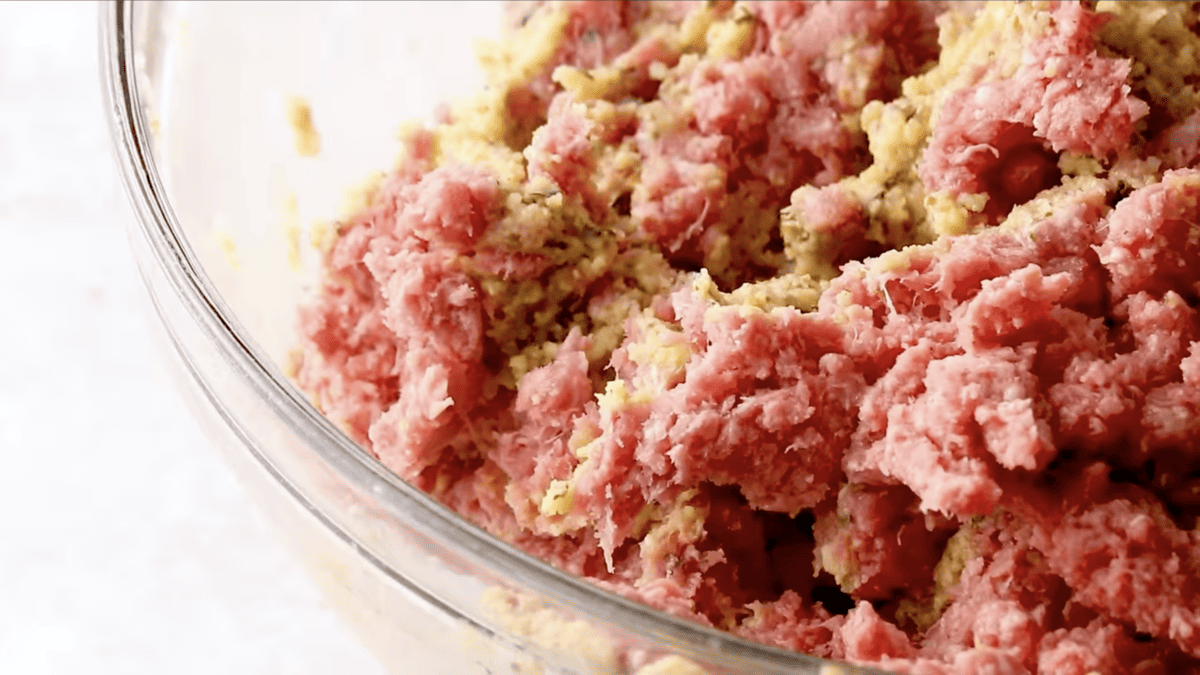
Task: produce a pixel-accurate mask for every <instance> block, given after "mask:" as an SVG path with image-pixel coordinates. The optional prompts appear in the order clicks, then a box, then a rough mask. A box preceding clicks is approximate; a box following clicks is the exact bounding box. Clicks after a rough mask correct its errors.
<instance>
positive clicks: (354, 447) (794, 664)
mask: <svg viewBox="0 0 1200 675" xmlns="http://www.w3.org/2000/svg"><path fill="white" fill-rule="evenodd" d="M102 2H103V5H102V8H101V11H100V12H99V26H98V28H99V49H100V53H99V63H100V71H101V72H100V77H101V87H102V90H103V93H104V104H105V110H104V114H105V117H106V119H107V123H108V129H109V137H110V141H111V145H112V150H113V154H114V157H115V159H116V162H117V164H118V165H119V168H120V174H121V178H122V182H123V184H124V187H125V191H126V194H127V196H128V198H129V201H130V204H131V206H132V208H133V211H134V214H135V216H136V217H135V219H134V220H135V221H136V226H133V227H131V233H130V234H131V235H133V234H134V232H136V233H138V234H140V235H141V238H142V239H144V240H145V242H146V243H147V244H148V247H149V249H150V250H151V252H152V254H153V258H154V262H155V263H157V266H158V268H160V270H161V271H162V272H163V276H165V277H166V279H167V281H168V283H169V284H170V286H171V289H172V290H173V292H174V293H175V295H176V296H177V297H178V298H179V299H180V300H181V301H182V302H183V303H184V305H185V306H186V307H187V308H188V310H189V314H190V315H191V316H192V318H193V319H195V320H196V321H197V323H198V324H199V327H200V329H201V330H202V332H203V333H204V334H205V336H206V337H207V338H208V340H209V341H210V342H211V343H212V345H214V346H215V347H216V348H217V350H218V351H219V353H220V354H221V356H222V357H223V359H224V360H225V361H226V363H227V364H229V366H230V367H231V368H232V369H233V370H234V371H235V372H236V374H237V375H238V376H239V377H240V378H241V379H242V380H243V382H244V383H246V384H248V385H249V386H251V387H252V388H253V389H254V391H255V393H256V394H258V395H259V396H260V397H261V398H263V399H264V400H265V401H266V402H267V404H268V405H269V407H270V409H271V410H272V412H273V413H274V414H275V415H276V416H277V417H278V418H279V419H280V420H281V421H282V422H283V423H284V424H286V425H287V426H288V427H289V428H290V429H291V430H293V431H294V432H296V433H297V435H299V436H300V437H301V438H302V439H303V440H304V442H305V444H306V446H307V449H308V450H309V451H311V452H312V453H314V455H316V456H317V457H318V458H319V459H320V461H322V462H323V463H324V464H325V465H326V466H327V467H328V468H330V469H331V470H332V471H333V472H334V473H335V474H336V475H338V477H339V478H341V479H342V480H345V481H347V482H349V483H351V484H353V485H355V486H357V487H358V488H360V489H361V490H362V491H363V492H366V493H368V494H371V495H373V496H374V497H375V498H376V499H377V500H378V502H379V504H380V505H381V506H382V507H384V508H386V509H387V510H388V511H389V512H390V513H391V514H392V515H393V516H394V517H396V518H398V519H400V520H401V521H402V522H403V523H404V524H405V525H406V526H408V527H411V528H413V529H414V530H416V531H417V532H418V533H420V534H421V535H423V536H425V537H428V538H429V540H430V541H431V542H433V543H435V544H436V545H437V546H441V547H444V548H446V549H448V550H451V551H453V552H454V553H455V554H456V555H461V556H463V557H465V558H466V559H467V560H468V561H470V562H471V563H472V564H476V565H479V566H481V567H483V568H485V569H488V570H489V571H491V572H493V573H495V574H497V575H499V576H502V577H503V578H506V579H509V580H511V581H514V582H516V583H517V584H518V585H519V586H521V587H524V588H525V589H527V590H530V591H533V592H535V593H538V594H541V595H544V596H546V597H548V598H550V599H551V600H553V601H555V602H558V603H561V604H562V605H565V606H566V607H568V608H569V609H570V610H571V611H572V612H574V613H576V614H577V615H579V616H581V617H586V618H588V619H592V620H597V621H599V622H601V623H602V624H608V625H614V624H615V625H616V626H619V627H620V629H622V630H623V631H626V632H628V633H630V634H634V635H641V636H643V637H644V638H645V639H647V640H648V641H652V642H653V643H655V644H658V645H661V646H663V647H667V648H671V649H674V650H676V651H679V652H682V655H684V656H688V655H691V656H696V657H699V658H701V659H705V660H710V661H713V662H714V663H719V664H720V665H725V666H739V667H749V668H755V667H758V668H767V669H769V670H770V671H773V672H806V671H807V672H818V670H819V669H821V667H822V666H833V667H835V668H844V667H846V666H849V669H850V671H857V672H862V673H868V672H882V671H875V670H872V669H864V668H862V667H861V666H851V665H849V664H844V662H839V661H834V660H828V659H822V658H820V657H817V656H813V655H810V654H804V653H801V652H795V651H789V650H786V649H782V648H779V647H774V646H770V645H766V644H762V643H759V642H754V641H752V640H749V639H746V638H742V637H739V636H737V635H734V634H732V633H728V632H725V631H722V630H719V629H717V628H713V627H709V626H704V625H701V624H699V623H695V622H693V621H691V620H689V619H684V618H681V617H677V616H673V615H671V614H668V613H666V612H662V611H660V610H657V609H654V608H652V607H650V606H649V605H644V604H642V603H639V602H636V601H633V600H630V599H627V598H624V597H622V596H619V595H617V594H615V593H611V592H609V591H606V590H603V589H601V588H600V587H598V586H595V585H593V584H591V583H589V582H587V581H586V580H584V579H582V578H580V577H576V576H574V575H571V574H568V573H566V572H564V571H562V570H559V569H557V568H555V567H553V566H552V565H550V564H548V563H546V562H544V561H542V560H540V559H538V558H536V557H534V556H531V555H529V554H527V553H525V552H524V551H521V550H520V549H518V548H516V547H515V546H513V545H511V544H509V543H507V542H505V541H503V540H501V539H498V538H496V537H494V536H493V535H491V534H488V533H487V532H486V531H484V530H483V529H482V528H480V527H478V526H477V525H475V524H474V523H472V522H471V521H469V520H467V519H466V518H464V517H462V516H460V515H459V514H457V513H456V512H454V511H453V510H451V509H450V508H448V507H446V506H444V505H442V504H441V503H440V502H438V501H437V500H435V499H434V498H432V497H430V496H429V495H427V494H425V493H424V492H422V491H420V490H419V489H417V488H415V487H413V486H412V485H410V484H408V483H406V482H405V481H403V480H402V479H401V478H399V477H398V476H396V475H395V474H393V473H392V472H391V471H389V470H388V469H387V468H386V467H384V466H383V464H382V463H381V462H379V461H378V460H377V459H375V458H374V457H373V456H372V455H370V453H368V452H366V451H365V450H363V449H362V448H361V447H360V446H359V445H358V444H356V443H355V442H354V441H352V440H350V438H349V437H347V436H346V435H345V434H344V433H343V432H342V431H341V430H340V429H338V428H337V427H336V426H335V425H334V424H333V423H331V422H330V421H329V420H328V419H326V418H325V417H324V416H323V415H322V414H321V413H320V412H319V411H317V409H316V408H315V407H314V406H313V404H312V402H311V401H310V400H308V398H307V397H304V396H301V395H300V392H299V390H298V389H297V387H295V386H294V385H293V384H292V383H291V382H290V380H288V378H286V376H285V375H284V374H283V373H282V372H281V371H280V370H279V368H277V367H276V366H275V364H274V362H273V361H272V360H271V359H270V358H268V357H267V356H266V354H265V353H264V352H263V351H262V350H261V348H259V347H258V345H257V344H256V343H255V341H254V340H253V339H252V338H251V337H250V336H249V334H248V332H247V331H246V330H245V329H244V328H243V327H242V326H241V324H240V323H239V322H238V321H237V319H236V317H235V315H234V313H233V312H232V310H231V309H230V308H229V306H228V305H227V304H226V303H225V302H224V300H223V299H222V298H221V296H220V294H219V293H218V291H217V289H216V287H215V285H214V284H213V283H212V282H211V281H210V280H209V278H208V276H207V275H206V274H205V272H204V270H203V267H202V265H201V263H200V260H199V257H198V256H196V255H195V253H194V252H193V249H192V247H191V245H190V244H189V242H188V240H187V237H186V235H185V234H184V231H183V229H182V228H181V227H180V224H179V221H178V219H177V218H176V216H175V213H174V211H173V209H172V208H171V205H170V201H169V199H168V196H167V191H166V189H165V188H164V185H163V182H162V179H161V174H160V173H159V171H158V165H157V160H156V157H155V154H154V139H153V135H152V132H151V130H152V129H153V127H152V125H151V123H150V120H149V118H148V117H147V114H146V110H147V104H148V101H147V98H146V97H145V96H144V95H143V87H142V84H143V83H142V81H141V76H142V72H143V71H144V68H145V64H144V63H142V62H141V61H140V60H139V58H145V57H147V55H146V54H145V53H143V52H141V51H139V45H138V44H137V41H138V39H139V34H138V31H137V30H136V26H137V24H136V23H135V14H137V15H139V16H138V17H137V19H138V20H147V21H150V22H153V20H154V19H155V15H156V13H157V12H159V11H161V7H160V6H161V4H162V3H161V1H157V0H156V1H151V2H146V1H145V0H137V1H135V0H107V1H104V0H102ZM176 348H177V349H180V347H179V346H178V345H176ZM192 376H193V377H199V374H198V373H196V372H194V371H193V373H192ZM226 422H227V423H229V422H231V421H230V420H228V419H226ZM243 440H245V439H243ZM252 454H254V456H255V458H256V460H257V461H258V462H260V463H262V464H263V465H264V466H263V468H264V469H265V470H267V471H268V472H269V473H270V474H271V475H272V476H273V477H274V478H276V479H277V480H279V481H281V482H282V483H283V487H284V488H285V489H287V490H288V491H289V492H290V493H291V495H292V496H293V497H294V498H295V499H297V500H298V501H299V502H300V504H301V506H302V507H303V508H304V509H305V510H308V511H310V512H312V513H314V514H315V515H317V517H318V519H319V520H320V521H321V522H322V523H323V524H324V525H326V526H327V527H328V528H330V529H331V531H332V534H334V535H335V536H336V537H338V538H340V539H342V540H343V541H345V542H347V543H349V544H351V545H352V546H354V547H355V548H356V549H358V550H359V551H360V553H361V554H362V556H363V557H364V558H366V559H367V560H368V561H369V562H370V563H371V564H372V565H374V566H376V567H377V568H378V569H379V570H380V571H381V572H382V573H384V574H386V575H387V576H389V577H391V578H393V579H396V580H398V581H400V582H401V583H404V584H405V585H409V586H410V587H412V585H411V584H410V583H408V582H407V581H406V580H405V578H404V575H403V574H402V573H401V572H398V571H397V570H395V569H392V568H391V567H390V566H389V565H388V564H387V562H386V561H384V560H381V559H380V558H378V557H377V556H375V555H372V554H371V553H370V552H369V551H370V548H371V547H370V546H369V545H367V544H365V543H363V542H360V541H358V539H357V538H356V537H355V536H354V535H353V534H352V533H351V532H349V531H347V530H346V529H345V528H343V527H341V526H339V525H338V524H336V523H335V522H333V521H332V520H330V519H329V518H327V517H323V515H322V514H321V509H320V508H319V507H318V506H316V505H315V504H313V503H312V502H311V501H310V500H309V499H307V498H306V497H305V495H304V494H303V491H302V490H300V489H299V488H297V487H296V486H294V485H291V484H290V482H289V481H288V477H287V475H286V472H284V471H283V470H281V469H280V467H278V466H275V465H273V464H272V463H271V462H270V460H269V459H268V458H266V457H265V456H263V455H262V454H261V453H259V452H256V451H253V452H252ZM434 600H435V601H436V598H434ZM439 604H443V603H439ZM443 607H445V605H444V604H443ZM446 609H449V610H451V611H453V608H449V607H446ZM714 659H715V660H714ZM839 672H840V671H839Z"/></svg>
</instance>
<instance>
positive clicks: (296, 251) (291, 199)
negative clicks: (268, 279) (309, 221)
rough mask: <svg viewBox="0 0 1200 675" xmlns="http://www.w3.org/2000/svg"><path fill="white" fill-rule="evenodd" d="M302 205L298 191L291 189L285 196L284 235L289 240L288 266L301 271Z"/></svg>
mask: <svg viewBox="0 0 1200 675" xmlns="http://www.w3.org/2000/svg"><path fill="white" fill-rule="evenodd" d="M300 230H301V227H300V205H299V202H298V201H297V199H296V193H295V192H291V191H289V192H288V193H287V195H285V196H284V198H283V236H284V239H285V240H286V241H287V258H288V266H289V267H291V268H292V269H293V270H295V271H297V272H299V271H300Z"/></svg>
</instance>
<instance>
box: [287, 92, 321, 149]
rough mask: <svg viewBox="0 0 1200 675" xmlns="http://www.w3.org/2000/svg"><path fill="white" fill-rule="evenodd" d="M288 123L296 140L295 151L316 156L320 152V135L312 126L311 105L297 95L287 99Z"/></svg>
mask: <svg viewBox="0 0 1200 675" xmlns="http://www.w3.org/2000/svg"><path fill="white" fill-rule="evenodd" d="M287 117H288V124H290V125H291V126H292V136H293V138H294V140H295V142H296V152H298V153H300V156H302V157H316V156H317V154H318V153H320V152H321V135H320V134H318V133H317V129H316V127H314V126H313V116H312V106H311V105H309V103H308V101H306V100H304V99H303V98H301V97H299V96H293V97H292V98H291V100H290V101H288V110H287Z"/></svg>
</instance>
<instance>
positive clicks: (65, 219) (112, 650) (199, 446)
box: [0, 2, 382, 675]
mask: <svg viewBox="0 0 1200 675" xmlns="http://www.w3.org/2000/svg"><path fill="white" fill-rule="evenodd" d="M96 10H97V8H96V6H95V5H94V4H92V3H87V2H68V3H62V4H59V3H41V2H27V3H12V2H0V235H2V237H3V238H2V239H0V460H2V463H0V673H4V674H9V673H12V674H14V675H16V674H19V675H39V674H43V673H46V674H55V675H57V674H60V673H61V674H64V675H65V674H67V673H70V674H72V675H75V674H77V673H89V674H90V673H98V674H108V673H130V674H139V673H156V674H157V673H205V674H208V673H233V674H240V673H272V674H275V673H278V674H288V673H296V674H309V673H313V674H316V673H321V674H325V673H339V674H347V675H357V674H362V675H379V674H380V673H382V670H381V669H380V668H379V666H378V665H377V664H375V662H374V661H373V660H372V659H371V657H370V656H369V655H368V654H367V653H366V652H365V650H363V649H362V648H361V647H360V646H359V645H358V643H357V642H356V641H355V639H354V637H353V636H352V635H351V634H350V633H349V631H348V630H346V629H345V628H343V627H342V626H341V624H340V623H339V622H338V619H337V618H336V616H335V615H334V614H333V613H332V611H331V610H330V609H329V607H328V606H327V605H326V604H325V602H324V600H323V599H322V598H321V597H320V595H319V593H318V591H317V590H316V589H315V587H314V586H313V585H312V584H311V583H310V582H309V580H308V579H307V578H306V577H305V576H303V573H302V572H301V571H300V570H299V568H298V567H297V566H296V565H295V564H294V563H293V562H292V560H291V559H290V558H289V557H288V554H287V552H286V551H284V550H283V548H282V547H281V546H279V545H278V544H277V542H276V541H275V539H274V537H273V535H272V534H271V533H270V532H269V531H268V530H267V528H266V525H265V523H264V521H263V519H262V518H261V516H260V515H259V514H258V513H257V511H256V510H255V508H254V506H253V505H252V504H251V503H250V502H249V501H248V500H247V498H246V497H245V496H244V495H243V494H242V492H241V490H240V489H239V488H238V487H237V486H236V485H235V484H234V482H233V480H232V478H231V477H230V474H229V473H228V472H227V471H226V469H225V467H224V466H223V465H222V464H221V463H220V461H219V460H218V458H217V456H216V454H215V453H214V452H213V451H212V450H211V449H210V448H209V447H208V445H207V443H206V441H205V439H204V437H203V436H202V434H201V433H200V431H199V429H198V427H197V426H196V424H195V423H194V422H193V421H192V418H191V416H190V414H189V413H188V411H187V410H186V408H185V407H184V405H183V403H182V402H181V400H180V398H179V397H178V396H177V394H176V393H175V391H174V390H173V389H172V385H171V384H170V382H169V380H168V378H167V377H166V375H165V368H164V367H163V365H162V364H160V363H159V361H158V359H159V358H160V354H159V352H157V351H156V350H157V346H156V342H155V340H154V339H153V337H152V334H151V330H152V326H151V321H152V320H151V318H150V316H149V310H148V308H147V301H146V299H145V296H144V292H143V290H142V287H141V281H140V279H138V277H137V273H136V270H135V268H134V263H133V260H132V257H131V255H130V253H129V250H128V246H127V244H126V237H125V228H126V227H127V225H128V221H129V220H130V219H131V218H133V215H132V213H131V211H130V210H129V208H128V206H127V204H126V200H125V196H124V193H123V192H122V190H121V187H120V183H119V179H118V177H117V174H116V165H115V163H114V162H113V160H112V159H111V157H110V151H109V142H108V136H107V130H106V127H105V122H104V119H103V116H102V105H101V98H100V84H99V69H98V65H97V51H98V47H97V44H96V33H97V31H96Z"/></svg>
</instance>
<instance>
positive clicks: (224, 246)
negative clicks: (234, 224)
mask: <svg viewBox="0 0 1200 675" xmlns="http://www.w3.org/2000/svg"><path fill="white" fill-rule="evenodd" d="M217 245H219V246H220V247H221V252H222V253H224V254H225V259H226V260H228V261H229V266H230V267H232V268H233V269H235V270H240V269H242V263H241V261H240V260H238V255H237V246H236V245H235V244H234V242H233V236H231V235H229V234H218V235H217Z"/></svg>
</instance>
